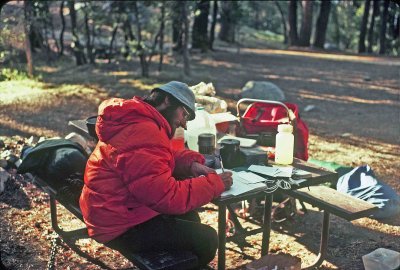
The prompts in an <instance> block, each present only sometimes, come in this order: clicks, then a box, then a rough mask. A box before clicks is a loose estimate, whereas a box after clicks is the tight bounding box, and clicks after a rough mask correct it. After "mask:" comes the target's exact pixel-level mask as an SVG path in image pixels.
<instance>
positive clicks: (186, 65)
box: [182, 2, 191, 76]
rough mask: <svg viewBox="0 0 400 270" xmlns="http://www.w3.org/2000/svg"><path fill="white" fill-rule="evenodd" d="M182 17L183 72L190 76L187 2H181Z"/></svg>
mask: <svg viewBox="0 0 400 270" xmlns="http://www.w3.org/2000/svg"><path fill="white" fill-rule="evenodd" d="M182 5H183V7H182V11H183V12H182V17H183V26H184V37H183V44H182V45H183V72H184V73H185V75H186V76H190V74H191V72H190V60H189V16H188V15H189V14H188V10H187V3H186V2H182Z"/></svg>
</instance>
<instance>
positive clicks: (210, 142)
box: [197, 133, 215, 146]
mask: <svg viewBox="0 0 400 270" xmlns="http://www.w3.org/2000/svg"><path fill="white" fill-rule="evenodd" d="M197 144H198V145H199V146H215V135H214V134H211V133H202V134H200V135H199V137H198V141H197Z"/></svg>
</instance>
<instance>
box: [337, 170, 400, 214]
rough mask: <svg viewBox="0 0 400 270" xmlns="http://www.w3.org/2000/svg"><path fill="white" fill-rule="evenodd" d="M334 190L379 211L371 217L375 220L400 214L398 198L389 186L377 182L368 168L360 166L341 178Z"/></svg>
mask: <svg viewBox="0 0 400 270" xmlns="http://www.w3.org/2000/svg"><path fill="white" fill-rule="evenodd" d="M336 189H337V190H338V191H340V192H343V193H347V194H349V195H351V196H354V197H357V198H359V199H362V200H364V201H367V202H369V203H372V204H374V205H376V206H377V207H378V208H379V209H377V210H376V212H375V213H373V214H372V215H371V217H373V218H376V219H384V218H389V217H392V216H395V215H398V214H400V196H399V195H398V194H397V193H396V191H394V190H393V189H392V188H391V187H390V186H388V185H386V184H385V183H383V182H381V181H379V180H378V179H377V178H376V176H375V174H374V171H373V170H372V169H371V167H370V166H368V165H365V166H360V167H357V168H354V169H353V170H352V171H350V172H348V173H347V174H345V175H343V176H341V177H340V178H339V180H338V182H337V186H336Z"/></svg>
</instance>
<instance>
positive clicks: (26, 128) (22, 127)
mask: <svg viewBox="0 0 400 270" xmlns="http://www.w3.org/2000/svg"><path fill="white" fill-rule="evenodd" d="M0 126H3V127H5V128H9V129H10V130H11V129H14V130H19V131H21V132H25V133H28V134H41V135H46V136H51V135H53V134H54V130H51V129H46V128H45V127H42V126H32V125H29V124H27V123H25V122H24V123H20V122H17V121H15V120H14V119H11V118H9V117H7V116H3V117H2V118H0Z"/></svg>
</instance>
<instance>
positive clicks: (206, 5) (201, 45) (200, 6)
mask: <svg viewBox="0 0 400 270" xmlns="http://www.w3.org/2000/svg"><path fill="white" fill-rule="evenodd" d="M209 13H210V1H209V0H200V1H198V2H197V3H196V10H195V18H194V23H193V28H192V47H193V48H196V49H201V51H202V52H205V51H207V49H208V31H207V29H208V14H209Z"/></svg>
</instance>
